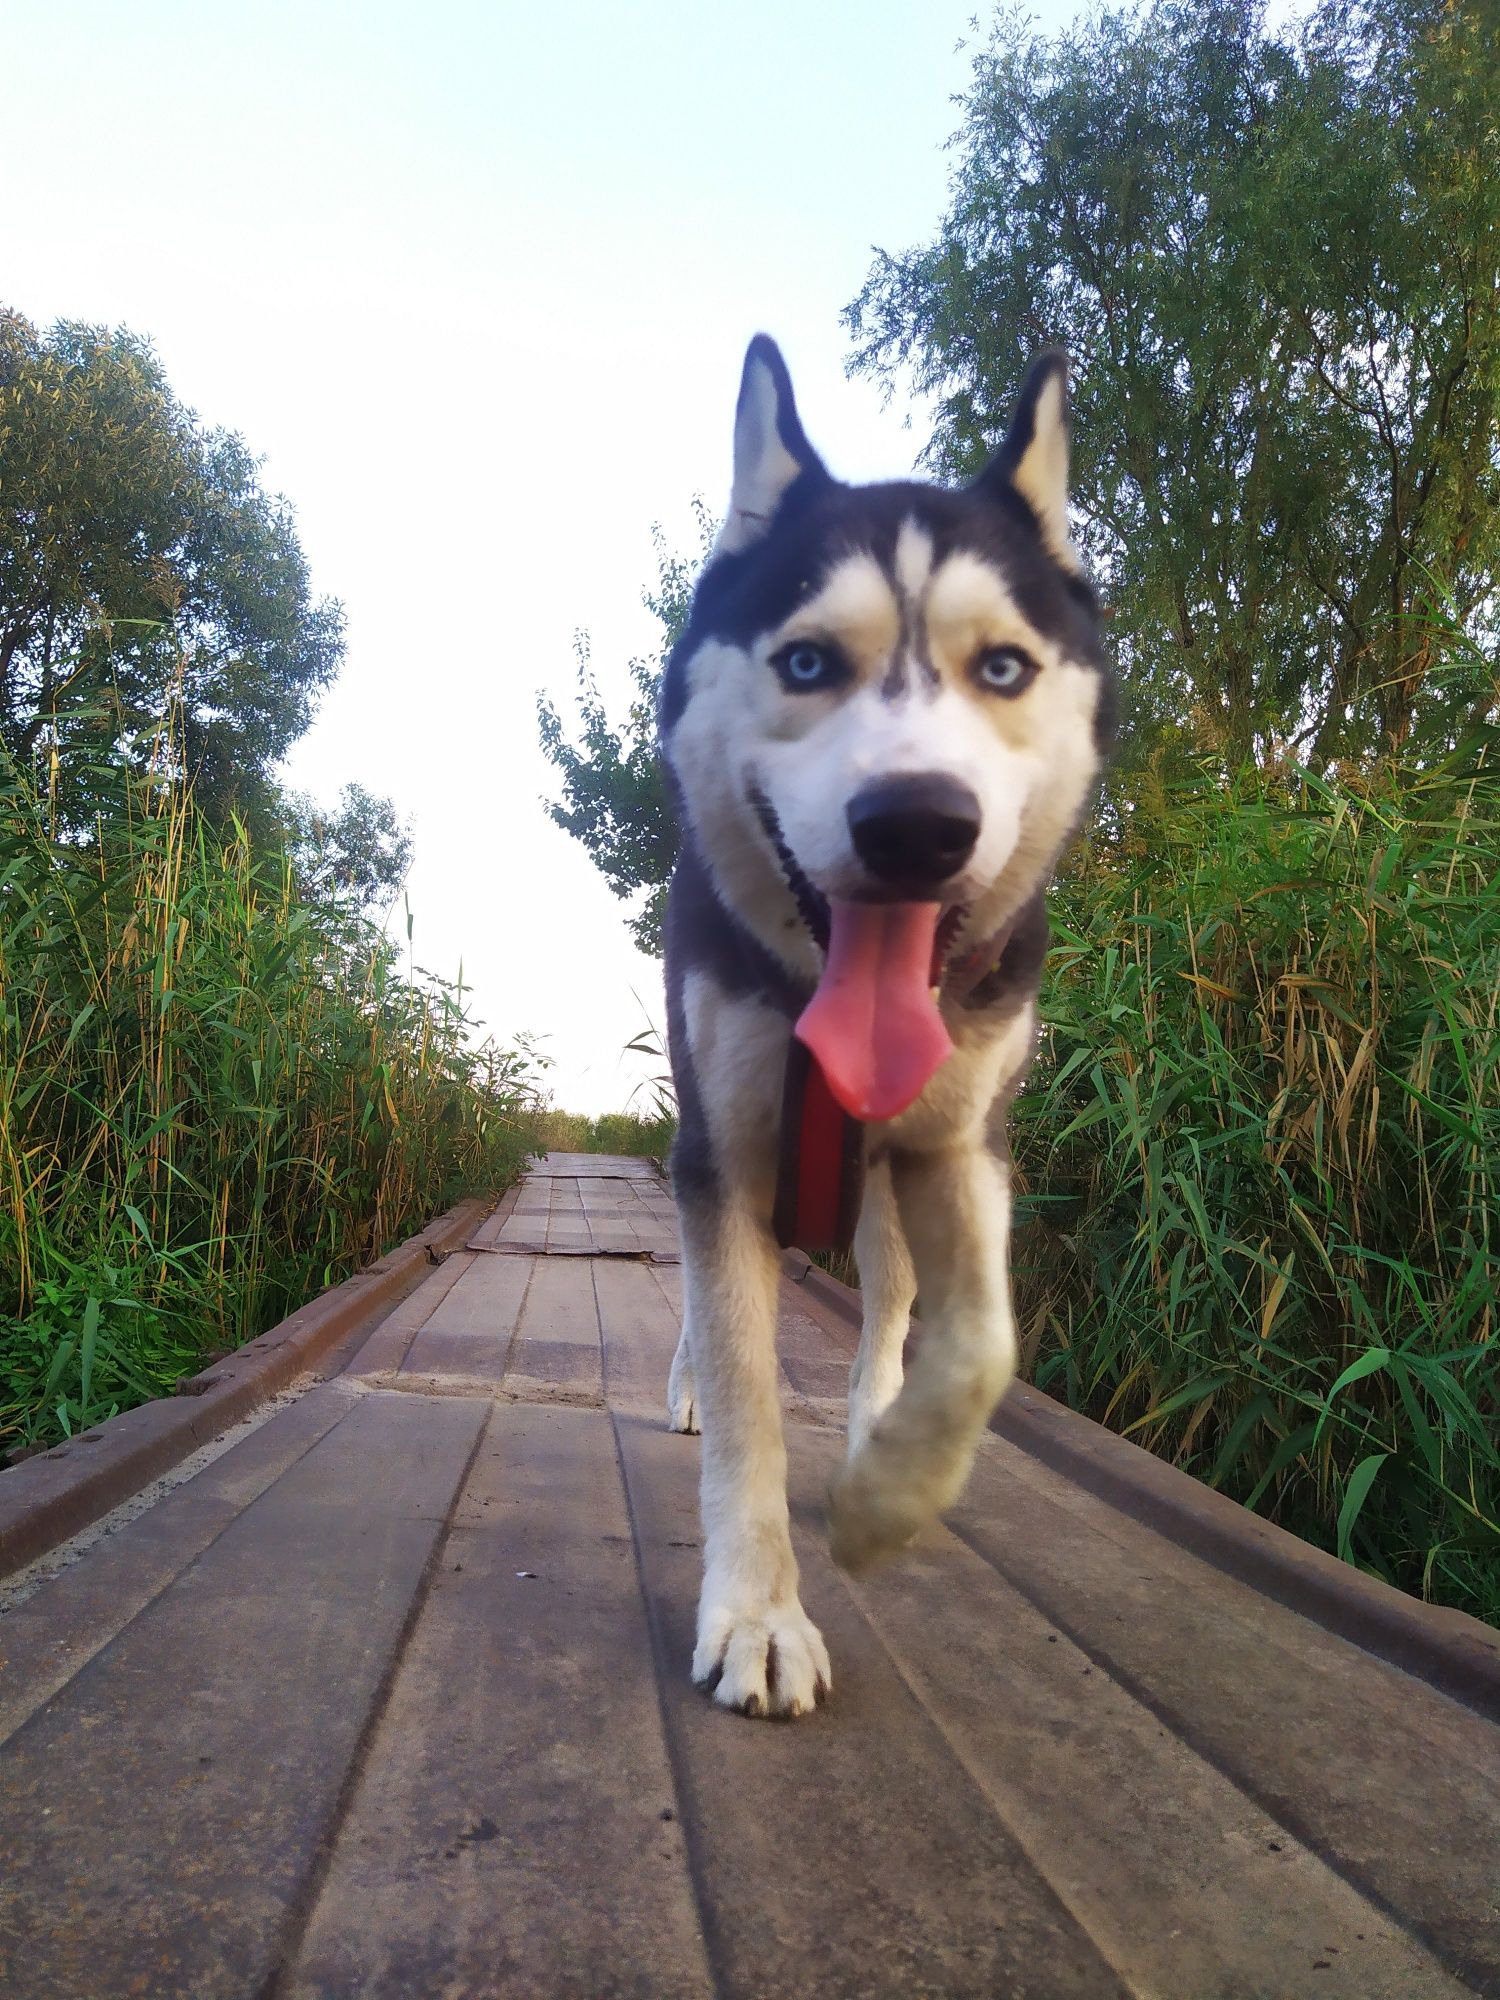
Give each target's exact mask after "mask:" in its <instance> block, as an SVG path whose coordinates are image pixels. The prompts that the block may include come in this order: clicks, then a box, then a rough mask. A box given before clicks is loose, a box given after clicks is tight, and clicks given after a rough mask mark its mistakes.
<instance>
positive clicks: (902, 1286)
mask: <svg viewBox="0 0 1500 2000" xmlns="http://www.w3.org/2000/svg"><path fill="white" fill-rule="evenodd" d="M854 1260H855V1262H856V1263H857V1264H858V1266H859V1286H860V1293H861V1295H862V1297H863V1300H864V1326H863V1329H862V1331H861V1333H860V1339H859V1352H858V1353H857V1354H856V1355H855V1357H854V1366H853V1368H852V1369H851V1370H850V1371H849V1456H850V1458H854V1457H855V1456H856V1455H857V1454H858V1452H859V1450H860V1448H861V1446H862V1445H863V1444H864V1442H865V1440H866V1439H867V1438H868V1437H869V1435H870V1432H871V1431H872V1430H873V1429H874V1426H875V1422H876V1419H877V1418H879V1417H880V1416H881V1415H883V1413H884V1412H885V1411H886V1410H887V1409H889V1407H890V1405H891V1404H892V1403H893V1402H894V1401H895V1400H896V1397H897V1394H898V1393H899V1391H900V1388H901V1350H902V1349H903V1348H904V1347H905V1345H906V1335H907V1331H908V1329H909V1327H910V1325H911V1308H912V1300H913V1299H914V1298H915V1297H916V1292H917V1281H916V1276H915V1274H914V1273H913V1271H912V1264H911V1254H910V1252H909V1251H908V1250H907V1247H906V1237H905V1236H904V1235H903V1233H902V1229H901V1218H900V1216H899V1215H898V1214H897V1212H896V1197H895V1194H894V1193H893V1191H892V1188H891V1173H890V1168H889V1167H888V1166H887V1165H886V1164H885V1162H884V1161H877V1162H872V1164H871V1166H870V1170H869V1173H868V1174H867V1175H866V1177H865V1192H864V1202H863V1205H862V1206H861V1208H860V1212H859V1227H858V1229H856V1231H855V1232H854Z"/></svg>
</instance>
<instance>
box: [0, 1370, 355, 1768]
mask: <svg viewBox="0 0 1500 2000" xmlns="http://www.w3.org/2000/svg"><path fill="white" fill-rule="evenodd" d="M355 1400H356V1398H355V1392H354V1390H353V1388H352V1386H350V1385H348V1384H343V1383H338V1382H330V1383H325V1384H321V1385H320V1386H319V1387H317V1388H315V1389H311V1390H309V1391H308V1392H307V1394H306V1395H303V1396H300V1397H298V1399H297V1400H296V1402H294V1403H291V1404H289V1405H288V1406H287V1407H286V1408H285V1409H283V1410H279V1411H277V1412H275V1413H274V1414H273V1415H272V1416H270V1417H268V1418H267V1419H266V1421H265V1422H264V1423H263V1424H261V1425H260V1426H259V1427H258V1428H257V1429H255V1430H253V1431H251V1432H250V1433H249V1434H248V1435H247V1436H246V1437H244V1438H242V1439H241V1440H240V1442H239V1443H238V1444H235V1445H232V1446H231V1447H230V1448H229V1450H228V1451H226V1452H225V1453H224V1455H223V1456H222V1457H221V1458H218V1459H215V1460H214V1461H213V1463H212V1464H211V1465H208V1466H205V1467H204V1468H203V1469H202V1470H201V1471H200V1472H197V1473H195V1474H194V1475H193V1477H192V1478H191V1479H189V1480H187V1481H185V1482H184V1484H182V1485H181V1486H178V1487H176V1488H175V1489H174V1490H173V1491H172V1492H170V1493H168V1494H167V1495H166V1496H165V1497H164V1498H162V1499H160V1500H158V1501H156V1502H155V1503H154V1504H153V1505H151V1506H150V1507H148V1508H147V1510H146V1512H145V1513H143V1514H141V1515H139V1516H137V1518H136V1519H135V1520H133V1521H129V1522H127V1523H126V1524H125V1525H123V1526H122V1527H119V1528H117V1529H115V1530H113V1531H112V1532H110V1533H108V1534H106V1535H105V1536H104V1537H102V1538H101V1539H100V1540H99V1541H98V1542H96V1543H95V1544H94V1545H93V1547H92V1548H90V1549H89V1550H88V1552H87V1554H86V1555H85V1556H84V1557H82V1558H81V1559H80V1560H79V1561H77V1562H76V1563H74V1564H73V1565H72V1566H71V1567H69V1568H67V1569H65V1570H63V1571H62V1572H61V1574H60V1575H57V1576H55V1577H53V1578H52V1580H51V1581H50V1582H48V1583H47V1584H45V1585H44V1586H43V1587H42V1588H41V1589H39V1590H38V1592H37V1593H36V1595H35V1596H32V1597H28V1598H27V1599H26V1600H25V1601H24V1602H23V1603H20V1604H16V1605H13V1606H12V1607H11V1609H10V1610H8V1611H5V1612H4V1613H3V1615H0V1741H3V1739H4V1738H5V1737H7V1736H9V1735H10V1734H11V1733H12V1731H14V1730H15V1729H18V1728H19V1727H20V1725H21V1724H22V1723H23V1722H24V1721H25V1720H26V1718H27V1717H28V1716H30V1715H33V1714H35V1712H36V1711H37V1709H39V1708H40V1707H41V1706H42V1704H43V1703H44V1702H46V1701H49V1700H50V1699H51V1698H52V1696H53V1695H55V1694H56V1693H57V1692H58V1690H59V1689H61V1688H63V1687H65V1686H66V1685H67V1683H68V1682H69V1681H70V1680H71V1679H72V1678H73V1676H74V1675H75V1674H77V1673H79V1672H80V1671H81V1670H82V1669H83V1668H84V1667H85V1666H87V1664H88V1662H89V1661H90V1660H91V1659H93V1657H94V1655H95V1654H96V1653H99V1652H101V1651H102V1650H103V1648H104V1647H105V1646H106V1645H107V1644H108V1643H109V1641H110V1640H111V1639H113V1638H114V1637H115V1635H116V1634H117V1633H118V1632H120V1631H122V1630H123V1629H124V1628H125V1627H126V1626H127V1625H128V1624H129V1623H130V1621H131V1620H132V1619H133V1618H134V1617H136V1616H137V1614H138V1613H139V1612H141V1611H143V1610H144V1609H145V1607H146V1606H147V1605H148V1604H150V1603H151V1601H152V1599H153V1598H156V1597H158V1596H160V1595H161V1593H162V1591H164V1590H166V1589H167V1588H168V1587H169V1586H170V1585H171V1584H172V1583H173V1582H174V1581H175V1580H176V1578H177V1577H179V1576H180V1575H181V1574H182V1572H183V1571H184V1570H185V1569H186V1568H187V1566H188V1564H189V1563H191V1562H192V1561H193V1559H194V1558H195V1557H196V1556H198V1555H201V1554H202V1552H203V1550H204V1549H206V1548H207V1547H208V1546H209V1544H210V1543H211V1542H213V1541H214V1540H216V1539H217V1537H218V1536H219V1535H221V1534H222V1533H223V1531H224V1530H225V1528H227V1527H228V1526H229V1524H230V1522H231V1521H233V1520H234V1518H235V1516H236V1515H237V1514H239V1513H241V1512H242V1511H243V1510H244V1509H245V1508H246V1507H247V1506H248V1505H249V1504H250V1502H251V1501H252V1500H255V1499H257V1498H258V1497H259V1496H260V1495H261V1494H262V1493H263V1492H264V1491H265V1490H266V1488H267V1487H269V1486H271V1485H272V1484H273V1483H274V1482H275V1481H276V1480H277V1479H279V1478H280V1477H281V1475H282V1473H284V1472H285V1471H287V1469H288V1468H289V1467H290V1466H292V1465H295V1464H296V1462H297V1460H298V1459H299V1458H301V1457H303V1456H304V1455H305V1454H306V1453H307V1452H309V1451H310V1450H311V1449H312V1447H313V1446H314V1445H315V1444H317V1443H318V1441H319V1440H320V1439H321V1438H323V1437H326V1436H327V1434H328V1432H329V1431H331V1430H332V1429H333V1427H334V1425H335V1424H337V1423H340V1422H341V1421H342V1420H343V1419H344V1417H346V1416H347V1415H348V1413H349V1411H350V1409H351V1408H352V1406H353V1404H354V1402H355ZM3 1758H4V1752H3V1750H0V1762H3Z"/></svg>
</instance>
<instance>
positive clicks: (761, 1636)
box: [693, 1598, 833, 1717]
mask: <svg viewBox="0 0 1500 2000" xmlns="http://www.w3.org/2000/svg"><path fill="white" fill-rule="evenodd" d="M693 1679H694V1680H695V1681H696V1682H697V1684H698V1686H699V1687H702V1688H710V1689H712V1691H713V1697H714V1700H715V1701H716V1702H718V1703H719V1705H720V1706H721V1707H722V1708H734V1709H738V1710H739V1712H740V1714H741V1715H769V1716H786V1717H791V1716H794V1715H808V1714H810V1713H811V1711H812V1710H813V1709H814V1708H816V1707H817V1705H818V1703H819V1702H821V1701H822V1700H824V1699H825V1697H826V1696H827V1694H828V1692H829V1690H830V1689H831V1688H832V1686H833V1670H832V1668H831V1667H830V1666H829V1664H828V1648H827V1647H826V1646H825V1645H824V1644H823V1635H822V1633H821V1632H820V1631H819V1630H818V1628H817V1626H816V1625H814V1624H813V1622H812V1620H811V1619H810V1618H809V1617H808V1615H807V1613H806V1612H805V1611H804V1610H803V1609H802V1606H801V1605H800V1604H799V1603H798V1602H797V1600H796V1599H795V1598H793V1599H792V1600H791V1602H790V1603H788V1604H777V1605H770V1606H767V1607H766V1609H765V1610H764V1611H762V1612H760V1613H759V1614H756V1615H747V1614H745V1613H743V1612H735V1611H731V1610H729V1609H728V1608H727V1607H722V1606H720V1607H711V1606H708V1605H705V1606H704V1608H703V1610H702V1612H701V1613H700V1615H699V1619H698V1646H697V1650H696V1651H695V1652H694V1654H693Z"/></svg>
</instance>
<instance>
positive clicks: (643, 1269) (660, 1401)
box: [594, 1261, 681, 1418]
mask: <svg viewBox="0 0 1500 2000" xmlns="http://www.w3.org/2000/svg"><path fill="white" fill-rule="evenodd" d="M594 1291H595V1294H596V1296H597V1298H598V1301H599V1325H600V1329H601V1332H602V1335H603V1341H604V1393H605V1397H606V1399H607V1401H608V1403H609V1405H610V1408H611V1409H614V1410H629V1411H632V1412H634V1413H635V1414H637V1415H640V1416H650V1417H657V1418H659V1417H660V1415H661V1412H662V1411H663V1410H664V1409H665V1407H666V1401H667V1375H668V1372H669V1371H670V1369H671V1366H672V1356H673V1355H674V1354H675V1353H676V1352H677V1340H678V1335H679V1333H680V1332H681V1322H680V1319H679V1316H678V1314H677V1313H676V1312H674V1311H673V1309H672V1307H671V1306H670V1305H669V1304H668V1302H667V1298H666V1295H665V1293H664V1291H663V1290H662V1285H661V1282H660V1275H659V1273H658V1272H657V1271H656V1269H655V1267H654V1266H653V1265H649V1264H627V1263H610V1262H607V1261H601V1262H600V1263H598V1264H596V1265H595V1266H594Z"/></svg>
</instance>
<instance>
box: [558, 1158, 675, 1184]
mask: <svg viewBox="0 0 1500 2000" xmlns="http://www.w3.org/2000/svg"><path fill="white" fill-rule="evenodd" d="M536 1171H537V1172H538V1173H540V1174H545V1175H547V1176H548V1177H549V1178H550V1179H553V1180H568V1179H573V1180H600V1179H606V1180H641V1181H655V1182H657V1183H658V1185H660V1178H661V1177H660V1175H659V1174H658V1173H657V1170H656V1166H655V1163H654V1162H653V1161H651V1160H643V1159H637V1158H634V1157H632V1156H631V1155H629V1154H625V1153H546V1154H544V1155H543V1156H542V1159H541V1160H540V1161H539V1162H538V1165H537V1169H536Z"/></svg>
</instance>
